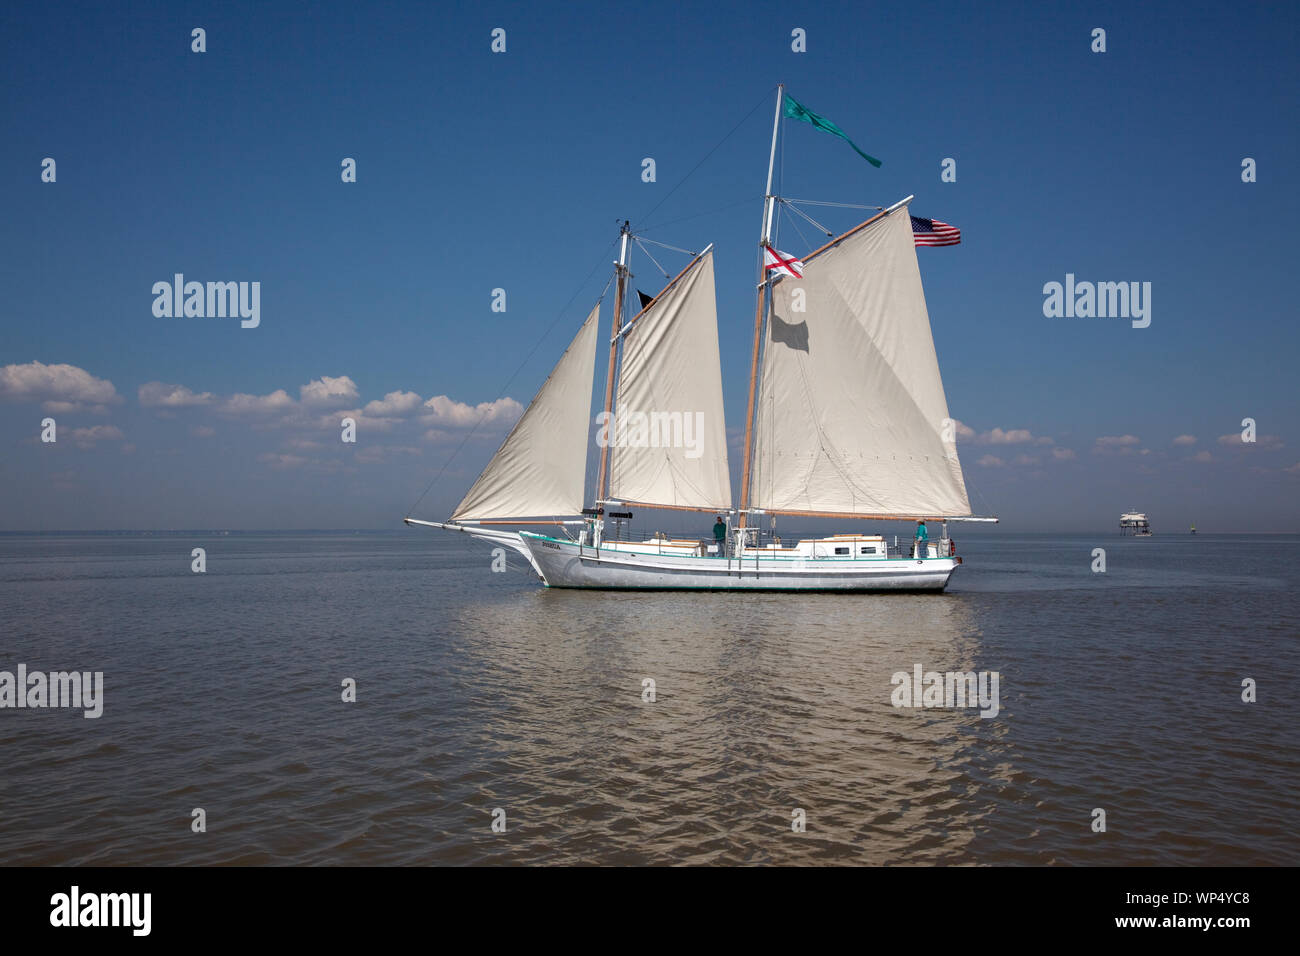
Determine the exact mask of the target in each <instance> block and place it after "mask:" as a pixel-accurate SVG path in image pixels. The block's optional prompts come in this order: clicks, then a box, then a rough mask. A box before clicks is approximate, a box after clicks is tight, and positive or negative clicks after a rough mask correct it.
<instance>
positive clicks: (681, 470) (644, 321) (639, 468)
mask: <svg viewBox="0 0 1300 956" xmlns="http://www.w3.org/2000/svg"><path fill="white" fill-rule="evenodd" d="M629 326H630V327H629V328H628V329H627V332H626V334H625V335H624V339H623V361H622V365H621V368H620V371H619V376H618V402H617V404H616V406H615V416H614V420H613V421H612V422H610V423H608V424H609V427H608V430H607V438H608V440H609V441H611V442H612V445H613V447H612V448H611V452H612V459H613V463H612V470H611V473H610V474H611V477H610V490H609V494H610V496H611V498H613V499H617V500H623V501H629V502H636V503H640V504H653V505H661V506H666V507H675V508H698V509H702V510H714V509H721V510H725V509H728V508H730V507H731V478H730V471H729V470H728V466H727V432H726V422H725V419H724V418H723V410H722V365H721V360H720V358H719V354H718V315H717V306H716V304H715V300H714V290H713V254H712V252H710V251H708V250H706V251H705V252H704V253H703V254H702V255H701V256H699V257H698V258H697V259H696V261H695V262H693V263H692V264H691V265H689V266H687V268H686V269H685V270H684V271H683V273H682V275H680V276H679V277H678V278H677V280H676V281H675V282H674V283H673V284H672V285H670V286H669V287H668V289H667V290H665V291H664V292H663V293H661V294H660V295H659V297H658V298H656V299H655V300H654V301H653V302H652V303H651V304H650V305H649V306H647V307H646V309H645V310H644V311H643V312H642V313H641V314H640V315H638V316H637V317H636V318H635V319H633V320H632V322H630V323H629Z"/></svg>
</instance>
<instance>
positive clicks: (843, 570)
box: [519, 531, 961, 593]
mask: <svg viewBox="0 0 1300 956" xmlns="http://www.w3.org/2000/svg"><path fill="white" fill-rule="evenodd" d="M519 538H520V541H521V542H522V543H523V545H524V547H526V548H527V549H528V557H529V559H530V561H531V563H532V565H533V567H534V569H535V570H536V571H537V573H538V576H539V577H540V578H541V579H542V583H544V584H545V585H546V586H547V587H551V588H589V589H595V590H617V591H841V592H846V593H863V592H898V591H913V592H915V591H920V592H931V593H936V592H941V591H943V590H944V588H946V587H947V586H948V579H949V578H951V577H952V573H953V571H955V570H956V569H957V566H958V565H959V564H960V563H961V559H960V558H952V557H950V558H926V559H924V560H917V559H914V558H876V559H870V560H855V559H852V558H850V559H835V558H815V559H800V558H781V557H769V556H762V557H759V558H758V559H755V558H754V557H753V556H752V553H751V554H747V555H746V557H745V560H744V561H743V562H741V561H738V560H736V559H735V558H734V557H733V558H730V559H728V558H726V557H696V556H687V555H667V554H662V555H661V554H642V553H636V552H630V551H621V550H617V549H616V548H608V547H606V548H600V549H597V548H594V547H592V546H591V545H583V544H578V543H576V542H573V541H564V540H561V539H558V538H551V537H548V536H546V535H541V534H535V533H532V532H528V531H521V532H519Z"/></svg>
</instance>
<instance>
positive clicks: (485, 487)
mask: <svg viewBox="0 0 1300 956" xmlns="http://www.w3.org/2000/svg"><path fill="white" fill-rule="evenodd" d="M783 96H784V90H783V88H781V87H778V88H777V108H776V116H775V117H774V118H773V124H772V150H771V153H770V154H769V158H768V173H767V189H766V194H765V199H764V207H763V226H762V235H761V239H760V257H759V259H760V265H759V279H760V282H759V287H758V304H757V309H756V314H755V320H754V342H753V352H752V356H751V362H750V379H749V399H748V407H747V410H746V419H745V438H744V461H743V466H742V471H741V485H740V503H739V505H738V506H737V507H733V503H732V496H731V477H730V467H729V464H728V461H727V440H726V427H725V419H724V416H723V407H722V370H721V362H720V357H719V348H718V328H717V312H716V306H715V299H714V282H713V256H712V247H709V248H706V249H705V250H704V251H703V252H702V253H700V254H699V255H697V256H695V257H694V258H693V259H692V261H691V262H690V263H689V264H688V265H687V266H686V268H684V269H683V270H682V271H681V273H680V274H679V275H678V276H677V277H676V278H674V279H673V280H672V281H671V282H669V283H668V285H667V286H666V287H665V288H664V289H663V291H661V292H660V293H659V295H657V296H656V297H655V298H653V299H651V300H650V301H649V302H648V303H646V304H645V305H644V307H643V308H642V309H641V310H640V311H639V312H638V313H636V314H635V315H634V316H632V318H631V319H628V320H626V321H625V320H624V308H623V304H624V300H625V296H626V293H627V278H628V275H629V273H628V267H627V254H628V242H629V239H634V238H635V237H634V236H633V234H632V233H631V232H630V230H629V228H628V226H627V224H624V226H623V229H622V232H621V237H620V238H621V244H620V251H619V258H618V262H617V263H616V266H615V276H614V278H615V280H616V288H617V291H616V296H615V300H614V319H613V325H612V330H613V331H612V335H611V340H610V354H609V366H608V375H607V377H606V384H605V404H604V413H603V414H602V415H601V416H600V418H599V419H598V422H597V424H598V425H599V427H600V431H599V434H598V436H597V442H598V444H599V445H600V470H599V474H598V476H597V480H596V487H595V494H594V495H593V498H594V504H593V507H589V508H584V507H583V505H584V501H585V498H584V496H585V491H586V488H585V484H586V460H587V449H588V443H589V441H590V431H591V426H590V424H589V422H590V415H591V401H592V387H593V379H594V374H595V362H596V346H597V326H598V322H599V313H600V303H599V302H597V303H596V306H595V308H593V309H592V311H591V314H590V315H588V317H587V320H586V321H585V322H584V323H583V324H582V327H581V328H580V329H579V330H578V334H577V335H576V336H575V337H574V339H573V341H572V342H571V343H570V345H569V347H568V349H567V350H566V351H565V353H564V355H563V356H562V357H561V358H560V361H559V364H557V365H556V366H555V369H554V370H553V371H552V372H551V375H550V377H549V378H548V379H547V380H546V382H545V384H543V385H542V388H541V390H540V391H539V392H538V393H537V395H536V397H535V398H534V399H533V401H532V403H531V404H530V405H529V406H528V408H527V409H526V410H525V412H524V414H523V416H522V417H521V418H520V419H519V421H518V422H517V423H516V424H515V426H514V428H513V430H511V432H510V434H509V435H508V436H507V437H506V439H505V441H504V442H503V443H502V445H501V447H500V448H499V449H498V451H497V453H496V454H495V455H494V456H493V458H492V459H491V461H489V463H488V465H487V467H486V468H485V469H484V470H483V472H482V474H481V475H480V476H479V478H478V480H477V481H475V482H474V484H473V486H472V487H471V488H470V489H469V491H468V492H467V493H466V495H465V497H464V498H463V499H462V501H461V502H460V504H459V505H458V506H457V507H456V509H455V511H454V512H453V513H452V515H451V517H450V518H449V519H447V520H446V521H443V522H437V521H420V520H417V519H415V518H411V517H408V518H407V519H406V522H407V523H408V524H413V525H426V526H429V527H434V528H444V529H447V530H454V531H460V532H463V533H466V534H469V535H471V536H473V537H475V538H479V539H482V540H485V541H488V542H490V543H493V544H498V545H505V546H508V547H511V548H513V549H515V550H516V551H518V552H519V553H520V554H522V555H523V556H524V557H525V558H526V559H527V560H528V562H529V564H530V565H531V566H532V567H533V569H534V570H535V571H536V572H537V574H538V576H539V577H540V578H541V580H542V582H543V583H544V584H546V585H547V586H549V587H564V588H613V589H704V590H763V591H942V590H943V589H944V588H945V587H946V586H947V584H948V579H949V578H950V577H951V576H952V573H953V571H954V570H955V569H956V568H957V566H958V565H959V564H961V558H960V557H957V556H956V555H955V554H954V553H953V547H952V543H951V541H950V539H949V538H948V530H947V528H948V525H947V523H948V522H949V521H953V520H962V521H972V520H974V521H996V520H997V519H995V518H989V517H976V516H974V515H972V514H971V513H970V512H971V508H970V502H969V500H968V498H967V493H966V485H965V480H964V478H963V477H962V471H961V465H960V463H959V462H958V459H957V446H956V435H955V429H954V423H953V421H952V420H951V419H950V418H949V416H948V405H947V400H946V399H945V397H944V391H943V382H942V380H941V379H940V376H939V365H938V360H937V358H936V355H935V350H934V342H933V339H932V338H931V333H930V319H929V315H928V313H927V311H926V306H925V294H924V291H923V290H922V287H921V274H920V269H919V266H918V263H917V257H916V245H915V242H914V239H913V232H912V224H911V218H910V215H909V212H908V203H909V202H910V201H911V198H912V197H910V196H909V197H908V198H907V199H904V200H902V201H901V202H898V203H896V204H894V205H893V206H890V207H889V208H887V209H883V210H881V211H880V212H879V213H878V214H877V215H875V216H873V217H871V218H870V219H868V220H867V221H866V222H863V223H861V224H859V225H858V226H856V227H854V228H853V229H850V230H849V231H848V232H846V233H844V234H843V235H841V236H839V237H838V238H834V239H832V240H831V241H830V242H828V243H826V245H824V246H822V247H821V248H820V249H817V250H816V251H814V252H812V253H810V254H809V255H807V256H804V257H803V260H802V268H801V269H799V270H795V269H782V270H772V269H768V268H767V267H765V266H764V264H763V251H764V250H770V249H771V245H772V243H771V239H772V229H773V221H774V213H775V209H776V204H777V202H778V201H779V200H780V197H777V196H774V195H773V194H772V168H773V163H774V160H775V157H776V143H777V134H778V128H779V119H780V116H781V112H782V99H783ZM777 272H781V273H783V274H779V275H778V274H777ZM796 273H797V274H796ZM633 507H635V508H665V509H673V510H682V511H694V512H702V513H704V514H706V515H710V516H711V515H718V516H721V517H722V526H721V527H717V526H715V536H714V537H712V538H710V539H706V540H697V539H674V538H668V537H666V536H664V535H662V534H657V535H655V536H654V537H652V538H649V539H646V540H631V539H629V538H628V537H626V536H624V535H622V534H620V533H618V532H617V531H611V524H610V523H609V522H610V521H611V520H613V521H618V520H619V519H623V518H627V517H630V514H629V512H628V511H627V510H625V509H628V508H633ZM777 515H788V516H795V517H806V518H839V519H843V520H845V521H846V522H861V521H872V522H875V521H888V520H895V521H908V522H911V523H913V524H916V523H918V522H922V521H931V522H938V523H941V525H942V531H941V533H940V534H939V535H937V536H936V537H930V536H929V533H928V531H927V532H926V534H925V535H924V537H923V536H922V535H921V534H920V533H918V534H917V535H916V537H914V538H913V539H912V540H913V542H914V543H912V544H911V546H910V547H909V548H907V549H905V550H907V553H906V554H904V553H902V551H903V550H904V549H898V551H897V553H896V552H895V551H891V549H890V547H889V545H888V543H887V542H886V540H885V538H884V537H883V536H882V535H880V534H868V533H856V532H854V533H847V534H836V535H831V536H829V537H822V538H810V539H805V540H800V541H797V542H795V543H793V544H784V543H782V541H781V539H780V538H779V537H776V535H775V533H774V530H773V529H772V528H769V529H768V530H767V532H766V533H764V530H763V529H762V527H761V524H762V519H763V518H764V516H771V517H772V518H773V519H774V518H775V516H777ZM772 524H773V525H774V524H775V521H774V520H773V522H772ZM536 525H548V526H552V528H553V529H554V530H552V531H551V532H550V533H541V532H540V531H530V530H520V529H521V528H525V527H528V526H536Z"/></svg>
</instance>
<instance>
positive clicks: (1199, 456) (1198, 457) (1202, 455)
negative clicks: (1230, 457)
mask: <svg viewBox="0 0 1300 956" xmlns="http://www.w3.org/2000/svg"><path fill="white" fill-rule="evenodd" d="M1192 461H1214V456H1213V455H1211V454H1210V453H1209V452H1208V451H1198V452H1197V453H1196V454H1195V455H1193V456H1192Z"/></svg>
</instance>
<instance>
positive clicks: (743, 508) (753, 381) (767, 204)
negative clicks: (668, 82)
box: [740, 83, 785, 528]
mask: <svg viewBox="0 0 1300 956" xmlns="http://www.w3.org/2000/svg"><path fill="white" fill-rule="evenodd" d="M784 97H785V84H784V83H779V84H777V87H776V109H775V110H774V112H773V114H772V151H771V152H770V153H769V154H768V157H767V188H766V189H765V190H764V191H763V229H762V234H761V235H760V236H759V240H758V247H759V248H758V305H757V306H756V307H755V309H754V354H753V356H752V357H751V359H750V363H749V404H748V406H747V409H746V411H745V463H744V466H743V467H742V468H741V473H740V527H741V528H744V527H745V526H746V525H747V523H748V519H749V469H750V464H751V460H752V457H753V452H754V395H755V389H756V387H757V385H758V359H759V353H760V351H761V347H762V344H763V311H764V308H765V306H766V304H767V293H768V285H769V284H768V281H767V267H766V264H765V257H764V254H763V249H764V248H765V247H766V246H768V245H769V244H770V243H771V241H772V217H773V213H774V212H775V207H776V198H775V197H774V196H773V195H772V168H773V167H774V166H775V165H776V135H777V131H778V130H779V128H780V122H781V101H782V100H783V99H784Z"/></svg>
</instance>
